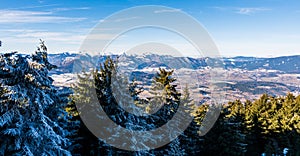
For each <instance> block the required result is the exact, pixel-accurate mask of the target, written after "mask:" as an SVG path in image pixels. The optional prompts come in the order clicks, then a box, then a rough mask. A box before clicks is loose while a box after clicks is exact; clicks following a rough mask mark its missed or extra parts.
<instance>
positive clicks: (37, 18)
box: [0, 10, 85, 23]
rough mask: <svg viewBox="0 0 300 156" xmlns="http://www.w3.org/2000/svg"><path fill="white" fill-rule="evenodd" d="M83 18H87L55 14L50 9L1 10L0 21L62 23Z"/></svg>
mask: <svg viewBox="0 0 300 156" xmlns="http://www.w3.org/2000/svg"><path fill="white" fill-rule="evenodd" d="M82 20H85V18H73V17H62V16H54V15H53V12H49V11H48V12H46V11H23V10H0V23H61V22H79V21H82Z"/></svg>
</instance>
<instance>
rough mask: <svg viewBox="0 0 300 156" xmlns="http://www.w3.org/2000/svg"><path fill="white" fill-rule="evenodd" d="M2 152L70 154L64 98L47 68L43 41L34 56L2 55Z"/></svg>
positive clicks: (0, 77) (14, 153) (16, 153)
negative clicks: (65, 125)
mask: <svg viewBox="0 0 300 156" xmlns="http://www.w3.org/2000/svg"><path fill="white" fill-rule="evenodd" d="M0 62H1V63H0V64H1V65H0V83H1V84H2V87H3V88H4V89H2V91H1V92H2V93H4V94H2V96H1V99H0V100H1V101H0V104H1V105H0V130H1V131H0V134H1V144H0V149H1V150H0V152H1V154H4V155H70V152H69V151H67V150H66V148H67V146H68V145H69V141H68V139H67V138H66V137H67V136H68V135H69V133H68V132H67V131H66V130H65V129H63V127H64V124H65V123H67V122H66V121H67V116H66V113H65V111H64V109H63V108H64V106H65V105H66V103H65V100H64V99H62V98H64V97H60V93H59V90H58V88H56V87H54V86H53V85H52V82H53V80H52V79H51V78H50V77H49V75H48V71H49V70H50V69H52V68H53V67H55V66H53V65H51V64H50V63H49V62H48V60H47V51H46V46H45V45H44V42H41V44H40V47H39V49H38V51H36V53H35V54H33V55H32V56H31V57H28V56H26V57H23V56H22V55H18V54H16V53H9V54H3V55H1V56H0Z"/></svg>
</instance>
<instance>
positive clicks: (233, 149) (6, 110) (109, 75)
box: [0, 41, 300, 156]
mask: <svg viewBox="0 0 300 156" xmlns="http://www.w3.org/2000/svg"><path fill="white" fill-rule="evenodd" d="M55 67H56V66H54V65H52V64H51V63H49V61H48V56H47V48H46V46H45V45H44V42H42V41H41V43H40V46H39V48H38V49H37V51H36V52H35V53H33V54H32V55H31V56H23V55H19V54H17V53H6V54H1V55H0V84H1V86H0V136H1V137H0V155H208V156H210V155H261V154H262V153H266V154H267V155H271V154H277V155H283V151H284V150H286V149H288V154H290V155H300V96H299V95H298V96H295V95H292V94H290V93H287V94H286V96H270V95H267V94H263V95H261V97H260V98H258V99H256V100H252V101H246V102H241V101H240V100H239V99H237V100H236V101H232V102H229V103H220V104H221V105H222V111H221V114H220V116H219V117H218V120H217V122H216V123H215V124H214V126H213V127H212V129H211V130H210V131H209V132H208V133H207V134H206V135H204V136H202V135H200V134H199V128H200V126H201V125H202V124H203V119H204V117H205V114H206V113H207V111H208V108H209V107H213V106H211V105H209V104H202V105H200V106H198V105H197V104H195V102H194V100H193V99H192V98H191V96H190V93H189V88H188V87H187V86H188V85H186V87H184V89H182V90H178V89H177V86H176V81H177V80H176V78H175V77H174V75H173V72H174V71H173V70H171V69H170V70H169V69H163V68H160V69H159V70H158V71H157V73H156V75H155V76H154V77H153V79H152V83H151V88H150V91H149V93H150V96H149V97H147V98H145V97H143V96H141V93H142V92H143V86H141V85H140V84H139V83H137V82H136V81H135V80H132V81H128V80H126V79H124V78H123V77H119V76H118V75H117V74H116V73H117V69H118V64H117V60H116V59H114V58H110V57H107V58H106V59H105V61H103V62H102V63H100V64H99V68H98V69H99V70H98V69H94V70H92V71H90V72H82V73H81V74H79V75H78V81H77V83H76V84H73V85H72V87H71V88H70V90H69V92H68V90H66V89H64V90H63V89H62V88H58V87H56V86H54V85H53V80H52V79H51V78H50V77H49V72H50V71H51V70H52V69H54V68H55ZM91 80H93V81H91ZM114 80H115V81H114ZM66 91H67V92H66ZM91 91H95V92H96V94H95V95H96V96H92V97H91V96H90V95H93V94H92V93H91ZM117 95H122V96H117ZM117 97H122V98H121V99H117ZM94 101H97V103H93V102H94ZM128 101H132V103H133V105H132V107H124V106H122V104H124V105H126V104H127V103H128ZM120 104H121V105H120ZM156 104H161V107H160V109H159V110H157V111H155V110H154V109H155V108H157V107H155V105H156ZM181 105H183V106H185V108H186V110H185V111H184V113H182V114H180V115H182V117H184V116H191V117H193V120H192V122H191V123H190V124H189V126H188V127H187V128H186V129H185V130H184V132H182V133H181V135H179V137H177V138H175V139H174V140H172V141H171V142H170V143H168V144H166V145H164V146H162V147H159V148H156V149H151V147H150V146H149V147H148V148H149V150H139V149H142V148H141V147H132V148H133V149H135V150H136V151H126V150H122V149H119V148H116V147H114V146H111V145H110V144H108V143H107V142H106V141H105V140H101V139H99V138H97V137H96V136H95V135H93V134H92V132H91V131H90V130H89V129H88V128H87V127H86V126H85V124H84V121H83V118H82V117H83V116H85V117H91V118H94V119H97V120H102V119H104V118H105V116H108V117H109V118H110V119H111V120H112V121H113V122H114V123H117V124H118V125H120V127H123V128H126V129H128V130H129V131H131V132H132V133H138V134H139V133H141V134H142V131H149V130H153V129H156V128H158V127H161V126H162V125H164V124H165V123H167V122H168V121H169V120H171V119H172V117H173V116H174V115H175V114H176V112H177V110H178V108H179V107H180V106H181ZM121 106H122V107H121ZM99 107H102V108H103V110H104V111H105V114H104V115H103V114H101V113H99V112H98V111H99ZM124 108H129V109H130V108H132V109H131V111H130V112H128V111H126V110H125V109H124ZM141 110H143V111H145V112H154V113H151V115H144V116H139V115H136V114H135V113H133V112H137V111H141ZM93 114H96V115H97V116H91V115H93ZM176 124H178V125H179V124H180V123H175V128H174V126H169V127H168V128H167V129H166V130H167V131H177V129H176ZM95 125H97V123H95ZM100 126H102V127H104V128H106V127H107V128H109V125H104V124H103V125H100ZM113 130H114V131H116V132H117V129H113ZM98 133H99V134H101V133H102V132H98ZM171 134H172V133H170V135H171ZM120 137H125V138H129V140H130V139H131V140H132V141H133V142H134V141H135V140H134V139H132V138H131V137H132V136H120V134H118V133H115V135H113V136H112V138H110V139H118V138H120ZM164 137H171V136H163V135H162V136H161V137H160V138H159V137H157V138H156V137H153V136H145V137H144V138H143V139H145V140H146V139H147V140H150V141H152V142H153V144H155V142H156V141H158V140H159V139H165V138H164ZM120 146H123V145H120ZM124 146H125V145H124Z"/></svg>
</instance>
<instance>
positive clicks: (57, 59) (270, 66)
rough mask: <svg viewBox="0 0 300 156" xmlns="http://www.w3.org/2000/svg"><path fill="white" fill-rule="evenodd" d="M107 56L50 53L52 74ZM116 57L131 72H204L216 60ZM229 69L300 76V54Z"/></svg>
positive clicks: (228, 64)
mask: <svg viewBox="0 0 300 156" xmlns="http://www.w3.org/2000/svg"><path fill="white" fill-rule="evenodd" d="M106 57H107V56H99V55H98V56H90V55H88V54H71V53H59V54H49V55H48V59H49V62H50V63H52V64H54V65H56V66H57V67H58V69H56V70H54V71H53V72H52V73H56V74H60V73H71V72H72V71H73V65H74V63H75V61H79V62H77V65H80V66H82V67H83V68H85V69H86V70H88V69H89V68H94V67H99V64H100V63H101V62H103V61H104V60H105V58H106ZM111 57H113V58H119V59H118V61H119V67H120V68H122V67H126V68H129V69H139V70H141V69H146V68H155V67H166V68H171V69H180V68H187V69H201V68H205V67H208V61H213V60H214V59H213V58H208V57H205V58H191V57H172V56H169V55H156V54H147V55H144V56H133V55H125V54H123V55H112V56H111ZM221 60H222V61H223V64H224V68H225V69H235V68H237V69H244V70H258V69H266V70H278V71H281V72H284V73H299V74H300V55H295V56H282V57H274V58H257V57H243V56H237V57H224V58H221Z"/></svg>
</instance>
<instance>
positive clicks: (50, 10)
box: [0, 0, 300, 57]
mask: <svg viewBox="0 0 300 156" xmlns="http://www.w3.org/2000/svg"><path fill="white" fill-rule="evenodd" d="M139 5H163V6H167V7H172V8H176V9H179V10H181V11H183V12H186V13H188V14H190V15H191V16H193V17H194V18H195V19H197V20H198V21H199V22H200V23H201V24H202V25H203V26H204V27H205V28H206V30H207V31H208V32H209V33H210V34H211V36H212V38H213V39H214V41H215V43H216V44H217V46H218V48H219V51H220V54H221V55H223V56H237V55H239V56H260V57H269V56H282V55H298V54H300V46H299V45H300V44H299V43H300V1H298V0H216V1H213V0H201V1H200V0H165V1H161V0H147V1H144V0H128V1H108V0H101V1H100V0H94V1H91V0H85V1H83V0H81V1H78V0H65V1H61V0H30V1H24V0H9V1H1V4H0V40H2V42H3V45H2V47H0V51H2V52H3V51H6V52H7V51H19V52H21V53H31V52H33V51H34V50H35V47H36V45H37V43H38V40H39V39H40V38H41V39H43V40H45V41H46V44H47V46H48V49H49V52H50V53H58V52H65V51H70V52H77V51H78V49H79V48H80V44H81V43H82V41H83V40H84V38H85V37H86V35H87V34H88V33H89V32H90V30H91V29H92V28H94V26H95V25H96V24H97V23H98V22H99V21H101V20H103V19H104V18H106V17H107V16H109V15H111V14H113V13H115V12H117V11H120V10H122V9H126V8H129V7H134V6H139ZM104 37H105V36H104ZM162 40H164V39H163V38H162ZM121 50H123V49H121ZM186 50H188V49H186Z"/></svg>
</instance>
